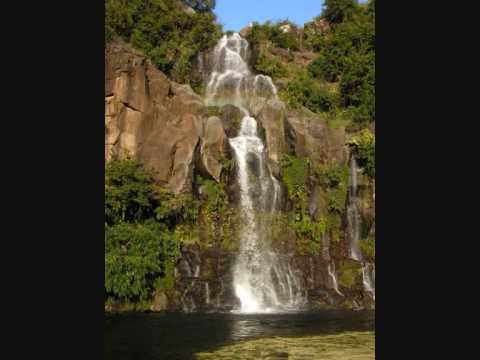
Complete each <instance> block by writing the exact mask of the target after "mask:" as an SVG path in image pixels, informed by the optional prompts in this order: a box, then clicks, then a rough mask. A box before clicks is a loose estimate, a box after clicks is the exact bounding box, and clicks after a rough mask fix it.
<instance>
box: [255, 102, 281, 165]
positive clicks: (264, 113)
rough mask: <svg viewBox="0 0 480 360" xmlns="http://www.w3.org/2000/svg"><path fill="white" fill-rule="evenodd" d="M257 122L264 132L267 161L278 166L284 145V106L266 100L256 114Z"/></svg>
mask: <svg viewBox="0 0 480 360" xmlns="http://www.w3.org/2000/svg"><path fill="white" fill-rule="evenodd" d="M258 120H259V122H260V125H261V126H262V128H263V130H264V131H265V145H266V147H267V154H268V159H269V160H270V161H271V162H273V163H276V164H278V161H279V160H280V156H281V154H282V153H285V152H286V143H285V124H284V123H285V105H284V104H283V102H281V101H280V100H277V99H270V100H268V101H267V102H266V103H265V104H264V105H263V106H262V108H261V110H260V111H259V113H258Z"/></svg>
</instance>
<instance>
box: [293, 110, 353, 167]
mask: <svg viewBox="0 0 480 360" xmlns="http://www.w3.org/2000/svg"><path fill="white" fill-rule="evenodd" d="M286 128H287V141H288V145H289V147H290V149H291V150H292V151H294V152H295V154H296V155H297V156H302V157H308V158H309V159H310V160H312V161H313V162H316V163H319V164H320V163H326V162H332V161H335V162H339V163H342V164H343V163H345V159H346V150H345V129H344V128H337V129H333V128H330V127H328V125H327V123H326V122H325V121H324V120H321V119H318V118H307V117H303V116H301V115H298V114H293V115H292V114H290V116H289V117H287V121H286Z"/></svg>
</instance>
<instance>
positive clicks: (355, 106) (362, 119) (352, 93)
mask: <svg viewBox="0 0 480 360" xmlns="http://www.w3.org/2000/svg"><path fill="white" fill-rule="evenodd" d="M347 3H349V4H350V5H352V3H354V2H351V1H343V0H342V1H328V2H326V3H325V6H326V7H325V9H324V12H323V13H322V17H323V18H327V19H329V21H334V22H335V26H334V27H333V29H332V31H331V32H329V34H328V36H327V35H321V36H320V35H319V36H314V37H312V36H311V38H310V39H309V42H307V44H308V45H309V46H310V47H311V48H313V49H315V50H316V51H319V52H320V54H319V56H318V58H317V59H315V60H314V61H313V62H312V63H311V64H310V65H309V67H308V70H309V73H310V75H311V76H312V77H314V78H316V79H323V80H325V81H328V82H339V83H340V84H339V85H340V95H341V106H342V107H343V108H347V109H349V110H350V111H351V113H352V114H353V119H354V120H355V121H356V122H357V123H358V124H360V125H362V126H363V125H364V124H365V123H367V122H369V121H374V120H375V3H374V2H373V1H371V2H370V3H369V4H367V5H358V6H357V5H355V6H350V5H348V4H347ZM347 5H348V6H347ZM342 9H349V10H348V11H347V13H348V16H346V15H345V14H344V15H341V13H342V11H343V10H342Z"/></svg>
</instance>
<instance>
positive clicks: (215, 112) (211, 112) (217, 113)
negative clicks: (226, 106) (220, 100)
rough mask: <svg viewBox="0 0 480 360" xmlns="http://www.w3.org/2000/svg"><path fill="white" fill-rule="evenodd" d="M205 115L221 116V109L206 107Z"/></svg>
mask: <svg viewBox="0 0 480 360" xmlns="http://www.w3.org/2000/svg"><path fill="white" fill-rule="evenodd" d="M207 115H208V116H221V115H222V108H221V107H219V106H208V107H207Z"/></svg>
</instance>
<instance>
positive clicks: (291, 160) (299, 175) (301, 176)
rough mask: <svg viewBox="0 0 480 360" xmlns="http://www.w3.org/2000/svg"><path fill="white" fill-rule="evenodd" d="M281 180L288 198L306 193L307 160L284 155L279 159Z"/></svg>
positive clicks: (308, 164)
mask: <svg viewBox="0 0 480 360" xmlns="http://www.w3.org/2000/svg"><path fill="white" fill-rule="evenodd" d="M280 166H281V168H282V179H283V182H284V183H285V185H286V186H287V190H288V195H289V197H290V198H293V197H295V196H298V195H299V194H301V193H306V187H307V180H308V173H309V166H310V163H309V161H308V159H305V158H298V157H296V156H293V155H288V154H284V155H283V156H282V157H281V159H280Z"/></svg>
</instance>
